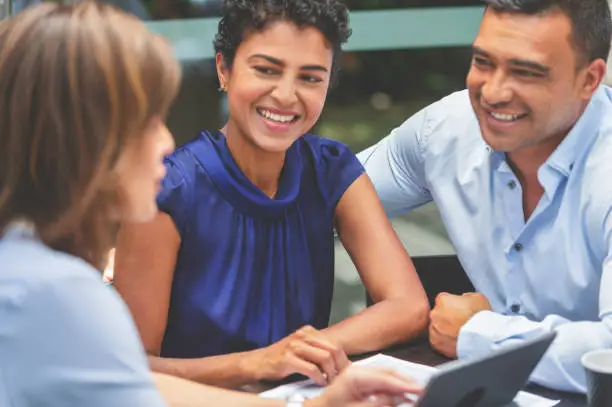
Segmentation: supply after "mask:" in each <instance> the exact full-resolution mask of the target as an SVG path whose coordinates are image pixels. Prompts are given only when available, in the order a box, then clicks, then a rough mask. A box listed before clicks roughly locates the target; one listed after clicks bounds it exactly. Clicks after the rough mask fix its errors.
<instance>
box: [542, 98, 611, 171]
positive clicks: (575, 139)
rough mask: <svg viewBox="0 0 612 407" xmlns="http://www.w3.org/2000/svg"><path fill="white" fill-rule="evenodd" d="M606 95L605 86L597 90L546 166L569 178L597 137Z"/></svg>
mask: <svg viewBox="0 0 612 407" xmlns="http://www.w3.org/2000/svg"><path fill="white" fill-rule="evenodd" d="M604 93H605V90H604V89H603V86H602V87H600V88H599V89H597V91H596V92H595V94H594V95H593V97H592V98H591V100H590V101H589V103H588V105H587V107H586V109H585V110H584V112H583V113H582V115H581V116H580V118H578V121H576V123H575V124H574V127H572V129H571V130H570V132H569V133H568V134H567V136H566V137H565V138H564V139H563V141H562V142H561V144H559V146H558V147H557V148H556V149H555V151H554V152H553V153H552V154H551V156H550V157H548V160H546V162H545V163H544V165H547V166H549V167H551V168H553V169H555V170H557V171H558V172H560V173H561V174H563V175H564V176H566V177H567V176H569V174H570V172H571V170H572V168H573V167H574V163H575V162H576V160H577V159H578V158H579V157H581V156H582V154H583V152H584V151H585V150H586V149H587V148H588V146H589V145H590V144H591V141H592V140H593V139H594V138H595V137H596V135H597V129H598V128H599V123H600V121H601V119H602V117H603V112H602V110H603V108H604V104H603V103H602V98H604V97H605V95H604Z"/></svg>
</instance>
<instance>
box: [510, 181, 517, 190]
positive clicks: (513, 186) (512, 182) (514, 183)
mask: <svg viewBox="0 0 612 407" xmlns="http://www.w3.org/2000/svg"><path fill="white" fill-rule="evenodd" d="M508 188H510V189H514V188H516V181H515V180H511V181H508Z"/></svg>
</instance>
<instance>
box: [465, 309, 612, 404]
mask: <svg viewBox="0 0 612 407" xmlns="http://www.w3.org/2000/svg"><path fill="white" fill-rule="evenodd" d="M609 326H612V325H607V324H606V323H605V322H602V321H597V322H592V321H582V322H571V321H569V320H567V319H565V318H562V317H560V316H558V315H549V316H547V317H546V318H544V320H543V321H542V322H535V321H530V320H529V319H527V318H525V317H522V316H506V315H501V314H496V313H493V312H491V311H484V312H482V313H479V314H476V315H475V316H474V318H473V319H472V320H470V321H469V322H468V323H467V324H466V325H465V326H464V327H463V328H462V329H461V332H460V334H459V340H458V342H457V352H458V355H459V357H460V358H464V357H473V356H478V355H483V354H486V353H488V352H491V351H493V350H495V349H499V348H501V347H504V346H508V345H512V344H517V343H520V342H521V341H524V340H526V339H529V338H533V337H534V336H537V335H539V334H542V333H544V332H549V331H552V330H554V331H557V338H556V339H555V341H554V342H553V344H552V345H551V346H550V348H549V349H548V351H547V353H546V354H545V355H544V357H543V358H542V360H541V361H540V363H539V364H538V366H537V367H536V369H535V370H534V372H533V373H532V375H531V381H533V382H535V383H537V384H540V385H543V386H546V387H549V388H553V389H556V390H563V391H573V392H583V393H584V392H585V391H586V378H585V373H584V369H583V368H582V366H581V364H580V358H581V356H582V355H583V354H584V353H586V352H588V351H589V350H593V349H599V348H604V347H612V332H611V331H610V329H609Z"/></svg>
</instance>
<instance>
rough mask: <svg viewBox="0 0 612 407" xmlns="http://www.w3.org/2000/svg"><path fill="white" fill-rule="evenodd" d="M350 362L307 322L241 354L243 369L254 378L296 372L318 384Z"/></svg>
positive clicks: (283, 376) (277, 378) (270, 377)
mask: <svg viewBox="0 0 612 407" xmlns="http://www.w3.org/2000/svg"><path fill="white" fill-rule="evenodd" d="M350 363H351V362H350V361H349V360H348V358H347V356H346V354H345V353H344V351H343V350H342V349H341V348H340V347H339V346H337V345H336V344H334V343H333V342H331V341H330V340H329V339H328V338H327V337H326V336H325V334H323V333H322V332H321V331H318V330H316V329H315V328H313V327H311V326H305V327H303V328H300V329H299V330H298V331H296V332H294V333H293V334H291V335H289V336H288V337H286V338H284V339H283V340H281V341H279V342H277V343H275V344H272V345H270V346H268V347H266V348H262V349H257V350H254V351H251V352H248V353H247V354H246V355H245V358H244V366H245V369H246V370H248V371H249V372H251V374H252V375H253V377H255V378H256V380H280V379H283V378H285V377H287V376H289V375H292V374H294V373H299V374H302V375H304V376H306V377H308V378H310V379H312V380H313V381H314V382H316V383H317V384H319V385H321V386H325V385H327V384H328V383H331V382H332V381H333V380H334V378H335V377H336V376H337V375H338V374H339V373H340V372H341V371H343V370H344V369H345V368H346V367H347V366H349V365H350Z"/></svg>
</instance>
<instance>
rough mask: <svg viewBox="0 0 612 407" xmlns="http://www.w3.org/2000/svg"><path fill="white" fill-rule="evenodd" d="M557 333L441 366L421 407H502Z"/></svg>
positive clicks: (527, 377) (426, 388)
mask: <svg viewBox="0 0 612 407" xmlns="http://www.w3.org/2000/svg"><path fill="white" fill-rule="evenodd" d="M555 336H556V332H550V333H546V334H544V335H540V336H538V337H536V338H533V339H530V340H527V341H524V342H521V343H520V344H517V345H513V346H508V347H504V348H503V349H500V350H498V351H495V352H493V353H491V354H488V355H486V356H484V357H478V358H470V359H462V360H457V361H453V362H449V363H446V364H444V365H440V366H439V368H440V370H439V371H438V372H436V373H435V374H434V375H433V376H432V377H431V379H430V380H429V381H428V382H427V385H426V387H425V390H424V392H423V394H422V395H421V397H420V398H419V399H418V400H417V403H416V406H418V407H442V406H444V407H499V406H505V405H513V404H512V400H513V399H514V398H515V397H516V395H517V393H518V392H519V391H520V390H521V389H522V388H523V387H525V385H526V384H527V381H528V380H529V375H530V374H531V372H532V371H533V369H535V367H536V365H537V364H538V362H539V361H540V359H541V358H542V356H544V353H545V352H546V350H547V349H548V347H549V346H550V344H551V343H552V341H553V340H554V338H555Z"/></svg>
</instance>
